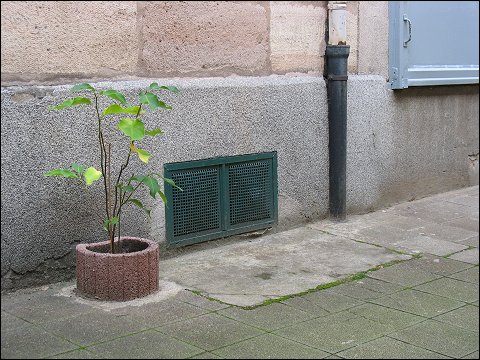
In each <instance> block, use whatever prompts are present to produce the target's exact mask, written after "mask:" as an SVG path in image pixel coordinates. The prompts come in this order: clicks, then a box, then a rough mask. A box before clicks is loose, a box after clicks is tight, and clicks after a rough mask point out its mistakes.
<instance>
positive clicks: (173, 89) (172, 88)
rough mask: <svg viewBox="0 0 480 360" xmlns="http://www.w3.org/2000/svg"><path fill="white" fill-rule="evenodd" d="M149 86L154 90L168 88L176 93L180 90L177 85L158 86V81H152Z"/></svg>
mask: <svg viewBox="0 0 480 360" xmlns="http://www.w3.org/2000/svg"><path fill="white" fill-rule="evenodd" d="M149 87H150V89H152V90H160V89H164V90H168V91H171V92H174V93H178V92H179V91H178V89H177V88H176V87H175V86H158V83H156V82H154V83H151V84H150V86H149Z"/></svg>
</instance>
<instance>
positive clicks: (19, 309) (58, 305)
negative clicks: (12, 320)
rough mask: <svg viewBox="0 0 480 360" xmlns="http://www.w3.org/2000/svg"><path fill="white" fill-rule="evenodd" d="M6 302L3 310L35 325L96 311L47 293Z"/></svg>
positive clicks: (66, 298)
mask: <svg viewBox="0 0 480 360" xmlns="http://www.w3.org/2000/svg"><path fill="white" fill-rule="evenodd" d="M2 300H4V299H2ZM5 302H6V304H5V307H4V308H3V310H6V311H7V312H9V313H10V314H11V315H14V316H17V317H19V318H21V319H23V320H26V321H28V322H31V323H35V324H42V323H44V322H47V321H50V320H52V318H55V319H59V318H68V317H71V316H75V315H78V314H80V313H82V314H83V313H88V312H91V311H94V310H95V309H94V308H92V307H91V306H88V305H85V304H80V303H77V302H75V301H73V300H72V299H70V298H68V297H64V296H50V295H48V294H45V293H35V294H32V295H31V296H28V297H24V296H20V297H19V299H15V300H13V301H10V300H7V299H5Z"/></svg>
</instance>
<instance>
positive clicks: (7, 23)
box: [1, 1, 138, 81]
mask: <svg viewBox="0 0 480 360" xmlns="http://www.w3.org/2000/svg"><path fill="white" fill-rule="evenodd" d="M1 10H2V57H1V60H2V81H3V80H4V75H6V76H8V77H11V76H17V78H18V77H22V76H23V77H25V78H24V79H23V80H27V81H30V80H32V78H34V77H35V76H41V75H48V76H50V77H51V76H52V75H54V76H58V75H60V74H62V75H68V74H95V75H97V74H102V75H105V74H115V73H117V72H122V73H128V72H132V71H134V70H135V68H136V64H137V56H138V50H137V33H136V26H137V24H136V14H137V5H136V2H135V1H92V2H85V3H80V2H74V1H62V2H50V1H33V2H32V1H26V2H18V1H2V9H1Z"/></svg>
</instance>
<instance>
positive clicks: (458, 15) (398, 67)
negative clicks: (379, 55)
mask: <svg viewBox="0 0 480 360" xmlns="http://www.w3.org/2000/svg"><path fill="white" fill-rule="evenodd" d="M478 10H479V6H478V2H477V1H439V2H428V1H391V2H389V18H390V28H389V31H390V33H389V35H390V36H389V60H390V72H389V75H390V86H391V88H392V89H402V88H407V87H408V86H424V85H450V84H473V83H478V79H479V71H478V69H479V66H478V64H479V55H478V54H479V45H478V44H479V40H478V39H479V37H478V32H479V13H478Z"/></svg>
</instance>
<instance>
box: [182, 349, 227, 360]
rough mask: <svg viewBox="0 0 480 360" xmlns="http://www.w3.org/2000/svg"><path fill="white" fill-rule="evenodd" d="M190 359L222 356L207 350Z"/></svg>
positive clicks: (218, 357)
mask: <svg viewBox="0 0 480 360" xmlns="http://www.w3.org/2000/svg"><path fill="white" fill-rule="evenodd" d="M189 359H221V357H220V356H217V355H215V354H214V353H211V352H208V351H205V352H203V353H201V354H199V355H195V356H192V357H191V358H189Z"/></svg>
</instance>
